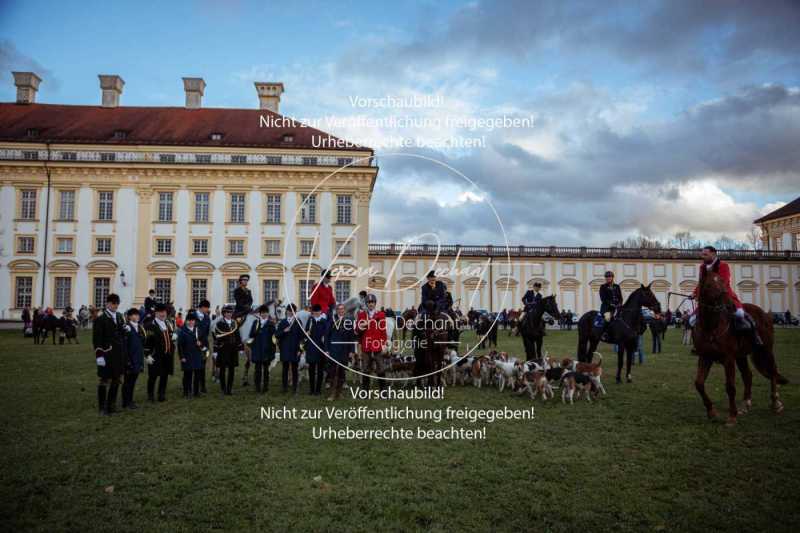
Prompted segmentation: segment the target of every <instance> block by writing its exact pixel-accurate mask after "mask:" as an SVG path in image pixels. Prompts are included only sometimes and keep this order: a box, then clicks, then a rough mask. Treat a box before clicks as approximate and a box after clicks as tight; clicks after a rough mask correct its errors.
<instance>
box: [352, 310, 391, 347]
mask: <svg viewBox="0 0 800 533" xmlns="http://www.w3.org/2000/svg"><path fill="white" fill-rule="evenodd" d="M356 327H357V328H358V331H360V332H362V333H361V350H363V351H364V352H380V351H382V350H383V344H384V343H385V342H386V315H385V314H384V313H383V311H375V313H374V314H373V315H372V318H369V315H368V314H367V312H366V311H361V312H359V313H358V318H357V320H356Z"/></svg>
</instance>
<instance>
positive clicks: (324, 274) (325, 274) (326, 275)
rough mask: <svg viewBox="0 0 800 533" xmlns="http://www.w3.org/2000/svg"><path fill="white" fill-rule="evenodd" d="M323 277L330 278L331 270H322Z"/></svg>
mask: <svg viewBox="0 0 800 533" xmlns="http://www.w3.org/2000/svg"><path fill="white" fill-rule="evenodd" d="M322 277H323V278H330V277H331V271H330V270H325V271H323V272H322Z"/></svg>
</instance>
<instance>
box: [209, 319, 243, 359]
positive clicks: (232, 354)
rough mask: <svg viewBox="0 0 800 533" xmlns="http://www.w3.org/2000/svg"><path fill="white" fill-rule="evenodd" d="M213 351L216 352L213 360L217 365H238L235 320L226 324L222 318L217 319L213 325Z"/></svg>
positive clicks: (237, 337) (237, 341) (237, 334)
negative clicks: (215, 358) (215, 357)
mask: <svg viewBox="0 0 800 533" xmlns="http://www.w3.org/2000/svg"><path fill="white" fill-rule="evenodd" d="M213 335H214V351H215V352H217V360H216V362H215V364H216V366H218V367H226V368H227V367H236V366H239V346H240V344H241V339H240V337H239V328H238V327H237V325H236V321H235V320H231V323H230V324H228V323H227V322H225V319H224V318H221V319H219V320H217V322H216V325H215V326H214V332H213Z"/></svg>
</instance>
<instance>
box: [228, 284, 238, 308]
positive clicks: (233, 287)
mask: <svg viewBox="0 0 800 533" xmlns="http://www.w3.org/2000/svg"><path fill="white" fill-rule="evenodd" d="M238 286H239V281H238V280H235V279H229V280H228V293H227V294H228V299H227V303H233V302H235V301H236V299H235V298H234V297H233V291H235V290H236V287H238Z"/></svg>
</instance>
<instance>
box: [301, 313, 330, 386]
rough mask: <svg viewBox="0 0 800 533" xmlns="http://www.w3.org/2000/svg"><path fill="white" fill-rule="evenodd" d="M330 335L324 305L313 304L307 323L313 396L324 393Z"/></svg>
mask: <svg viewBox="0 0 800 533" xmlns="http://www.w3.org/2000/svg"><path fill="white" fill-rule="evenodd" d="M327 337H328V320H327V319H326V318H325V315H323V314H322V306H320V304H314V305H312V306H311V318H310V319H309V320H308V323H307V324H306V363H308V381H309V386H310V392H309V394H311V395H312V396H319V395H321V394H322V382H323V376H324V371H325V346H326V343H327Z"/></svg>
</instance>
